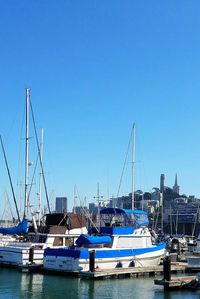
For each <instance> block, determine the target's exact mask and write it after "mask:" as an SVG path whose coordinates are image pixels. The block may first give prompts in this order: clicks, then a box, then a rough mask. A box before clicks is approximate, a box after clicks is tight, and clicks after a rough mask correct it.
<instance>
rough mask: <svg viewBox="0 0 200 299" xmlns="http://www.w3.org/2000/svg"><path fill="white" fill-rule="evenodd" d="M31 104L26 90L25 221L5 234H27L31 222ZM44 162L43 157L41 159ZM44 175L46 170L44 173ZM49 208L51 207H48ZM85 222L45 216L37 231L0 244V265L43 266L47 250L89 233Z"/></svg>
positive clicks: (62, 215)
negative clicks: (29, 190)
mask: <svg viewBox="0 0 200 299" xmlns="http://www.w3.org/2000/svg"><path fill="white" fill-rule="evenodd" d="M29 102H30V90H29V89H26V155H25V161H26V163H25V164H26V167H25V204H24V216H23V220H22V222H21V223H19V225H18V226H17V227H15V228H12V229H11V228H10V229H9V230H8V229H7V230H5V229H4V230H2V232H3V231H4V232H6V231H7V232H8V231H10V232H12V233H13V234H19V235H20V234H21V231H20V229H22V230H24V232H25V233H27V228H26V224H27V223H28V220H27V216H28V207H29V203H28V197H29V192H28V164H29V163H28V162H29V161H28V140H29V130H28V121H29ZM40 161H41V157H40ZM42 173H44V172H43V170H42ZM48 206H49V205H48ZM86 233H87V229H86V223H85V219H83V218H82V217H81V216H80V215H75V214H73V213H68V214H67V213H55V214H52V213H51V211H50V208H49V214H47V215H46V220H45V224H44V225H43V226H40V227H38V228H37V231H36V230H35V231H34V230H33V231H31V228H29V231H28V233H27V234H25V235H22V236H19V238H18V239H16V240H13V241H8V242H0V264H2V265H10V266H17V267H27V266H29V265H30V264H35V265H42V263H43V254H44V249H45V248H47V247H52V246H55V247H56V248H58V247H60V246H61V247H63V246H69V245H72V244H74V242H75V240H76V239H77V238H78V237H79V235H80V234H86Z"/></svg>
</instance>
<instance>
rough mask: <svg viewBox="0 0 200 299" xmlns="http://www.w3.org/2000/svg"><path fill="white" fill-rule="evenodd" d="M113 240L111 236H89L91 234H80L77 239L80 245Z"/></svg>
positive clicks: (104, 242)
mask: <svg viewBox="0 0 200 299" xmlns="http://www.w3.org/2000/svg"><path fill="white" fill-rule="evenodd" d="M111 242H112V238H111V237H110V236H89V235H80V236H79V237H78V239H77V240H76V244H77V245H78V246H81V245H88V244H108V243H111Z"/></svg>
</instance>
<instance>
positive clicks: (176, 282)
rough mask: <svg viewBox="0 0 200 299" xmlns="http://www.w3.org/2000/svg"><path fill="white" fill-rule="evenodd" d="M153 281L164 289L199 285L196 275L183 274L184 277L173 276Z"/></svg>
mask: <svg viewBox="0 0 200 299" xmlns="http://www.w3.org/2000/svg"><path fill="white" fill-rule="evenodd" d="M154 283H155V284H156V285H161V286H163V287H164V289H165V290H169V289H177V288H179V289H180V288H197V287H199V281H198V278H197V276H184V277H174V278H171V280H169V281H167V280H162V279H155V280H154Z"/></svg>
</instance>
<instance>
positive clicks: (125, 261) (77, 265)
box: [44, 249, 166, 272]
mask: <svg viewBox="0 0 200 299" xmlns="http://www.w3.org/2000/svg"><path fill="white" fill-rule="evenodd" d="M165 254H166V251H165V249H161V250H158V251H154V252H149V253H144V254H140V255H137V256H128V257H114V258H102V259H100V258H96V259H95V268H97V269H115V268H118V267H121V268H128V267H154V266H157V265H159V263H160V260H161V258H162V257H164V256H165ZM44 268H45V269H48V270H53V271H62V272H78V271H89V259H74V258H71V257H64V256H50V255H48V256H45V257H44Z"/></svg>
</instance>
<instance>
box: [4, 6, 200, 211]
mask: <svg viewBox="0 0 200 299" xmlns="http://www.w3.org/2000/svg"><path fill="white" fill-rule="evenodd" d="M199 9H200V3H199V2H198V1H193V2H192V4H191V3H189V2H188V1H186V0H183V1H176V2H175V3H174V2H173V1H168V2H167V3H161V2H160V1H154V2H146V1H141V2H134V1H131V0H128V1H126V3H123V2H122V1H118V0H117V1H109V2H108V1H104V0H103V1H101V2H94V1H87V2H83V1H80V0H79V1H77V2H71V1H64V0H61V1H60V2H59V3H56V2H55V1H51V2H47V1H43V2H36V1H33V0H30V1H28V2H27V1H25V0H22V1H20V2H18V3H15V2H13V1H10V0H9V1H6V2H4V3H2V5H1V11H0V25H1V26H0V36H1V48H0V64H1V68H0V79H1V88H0V98H1V120H0V124H1V132H0V134H1V135H2V139H3V142H4V145H5V150H6V154H7V158H8V162H9V167H10V171H11V175H12V178H13V184H14V188H15V190H16V194H17V200H18V202H20V205H21V206H23V188H24V187H23V182H24V148H25V145H24V138H25V128H24V123H25V114H24V111H25V88H27V87H29V88H30V94H31V101H32V104H33V109H34V115H35V120H36V126H37V131H38V135H39V136H40V131H41V128H44V151H43V164H44V172H45V176H46V182H47V188H48V192H49V197H50V200H51V203H52V204H54V200H55V197H59V196H60V197H67V198H68V199H69V201H68V206H69V210H71V209H72V206H73V198H74V186H75V185H76V186H77V189H78V191H79V195H80V198H81V200H84V198H86V201H87V204H88V203H89V202H90V201H91V199H92V198H93V197H94V196H96V194H97V184H98V183H99V186H100V193H101V195H102V196H104V197H105V198H106V197H109V198H111V197H112V196H116V195H117V190H118V186H119V182H120V176H121V173H122V169H123V163H124V159H125V155H126V151H127V146H128V141H129V137H130V133H131V128H132V125H133V123H135V125H136V160H135V190H137V189H141V190H145V191H150V190H151V189H152V188H153V187H156V186H159V179H160V174H162V173H163V174H165V177H166V185H167V186H173V185H174V177H175V175H176V173H177V175H178V184H179V185H180V193H181V194H186V195H195V196H196V197H200V183H199V182H200V172H199V169H200V141H199V132H200V120H199V110H200V101H199V90H200V83H199V82H200V81H199V77H200V72H199V69H200V61H199V51H200V39H199V28H200V19H199V13H198V12H199ZM30 137H31V138H30V146H29V148H30V162H32V165H33V166H32V170H31V169H30V172H33V169H34V165H35V164H36V153H37V147H36V145H35V141H34V132H33V127H32V124H31V125H30ZM130 155H131V153H130V154H129V156H128V163H127V166H126V169H125V176H124V178H123V182H122V188H121V191H120V192H121V193H120V195H122V194H128V193H130V192H131V156H130ZM0 163H1V169H2V171H1V176H0V196H1V198H2V201H4V198H5V197H6V195H5V192H7V193H8V196H9V198H10V201H11V202H12V199H11V192H10V187H9V181H8V177H7V173H6V168H5V163H4V160H3V154H2V155H0ZM37 176H38V177H39V173H38V171H37ZM29 180H30V181H31V177H30V179H29ZM38 180H39V178H35V180H34V185H33V190H32V195H31V196H32V200H33V201H34V202H36V201H37V193H38V187H37V185H38ZM42 196H43V203H45V194H44V192H43V194H42Z"/></svg>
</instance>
